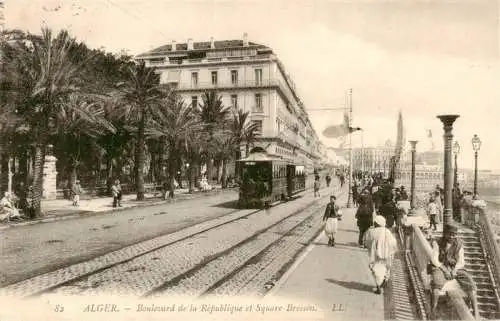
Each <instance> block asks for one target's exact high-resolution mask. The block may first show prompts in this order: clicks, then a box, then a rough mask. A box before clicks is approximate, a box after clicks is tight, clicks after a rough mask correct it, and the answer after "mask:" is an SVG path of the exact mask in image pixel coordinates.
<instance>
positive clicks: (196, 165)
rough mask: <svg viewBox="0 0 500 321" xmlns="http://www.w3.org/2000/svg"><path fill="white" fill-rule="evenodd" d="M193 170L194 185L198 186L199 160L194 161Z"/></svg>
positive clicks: (199, 175)
mask: <svg viewBox="0 0 500 321" xmlns="http://www.w3.org/2000/svg"><path fill="white" fill-rule="evenodd" d="M194 164H195V171H194V186H195V187H196V188H200V177H201V162H199V161H196V162H195V163H194Z"/></svg>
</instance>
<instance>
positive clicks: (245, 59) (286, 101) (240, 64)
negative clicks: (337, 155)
mask: <svg viewBox="0 0 500 321" xmlns="http://www.w3.org/2000/svg"><path fill="white" fill-rule="evenodd" d="M136 59H137V60H140V61H141V60H142V61H145V62H146V64H147V66H154V67H156V68H157V70H158V72H160V73H161V82H162V83H165V84H169V85H171V86H172V87H173V88H175V90H176V91H177V92H178V93H179V94H180V95H181V96H182V97H183V99H184V101H185V102H187V103H190V104H192V105H194V106H196V105H198V104H200V103H201V102H202V95H203V93H204V92H206V91H209V90H216V91H217V93H218V95H219V96H222V101H223V104H224V105H225V106H232V107H234V108H237V109H242V110H244V111H248V112H250V118H251V121H252V122H253V123H255V124H257V125H258V127H259V128H260V131H259V134H260V135H259V138H258V140H257V142H256V143H255V146H259V147H263V148H264V149H265V150H267V152H268V153H270V154H272V155H275V156H279V157H282V158H284V159H287V160H290V161H294V162H300V163H303V164H305V165H306V166H307V168H308V170H309V171H312V168H313V167H314V166H320V165H321V163H323V162H324V161H325V159H324V158H326V148H325V147H324V146H322V144H321V142H320V141H319V138H318V135H317V134H316V132H315V130H314V128H313V127H312V124H311V122H310V120H309V117H308V115H307V112H306V110H305V108H304V104H303V102H302V101H301V99H300V97H299V96H298V93H297V91H296V89H295V84H294V83H293V81H292V80H291V78H290V77H289V76H288V74H287V73H286V71H285V67H284V66H283V64H282V63H281V62H280V60H279V59H278V57H277V56H276V54H275V53H274V52H273V50H272V49H271V48H269V47H267V46H265V45H261V44H257V43H254V42H249V41H248V40H247V36H246V34H245V35H244V37H243V39H242V40H223V41H214V40H213V38H212V39H211V41H208V42H193V41H192V40H191V39H189V40H188V41H187V43H178V44H177V43H175V42H172V43H171V44H168V45H164V46H161V47H159V48H156V49H153V50H151V51H149V52H146V53H143V54H140V55H138V56H136Z"/></svg>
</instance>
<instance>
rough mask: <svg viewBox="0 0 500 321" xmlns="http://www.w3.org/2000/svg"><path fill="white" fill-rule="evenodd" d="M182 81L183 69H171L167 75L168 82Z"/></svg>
mask: <svg viewBox="0 0 500 321" xmlns="http://www.w3.org/2000/svg"><path fill="white" fill-rule="evenodd" d="M180 81H181V71H180V70H170V71H169V72H168V75H167V82H180Z"/></svg>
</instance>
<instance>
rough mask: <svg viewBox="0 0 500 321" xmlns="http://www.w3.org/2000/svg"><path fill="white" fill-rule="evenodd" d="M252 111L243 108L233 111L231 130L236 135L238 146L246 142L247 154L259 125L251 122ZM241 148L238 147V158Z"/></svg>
mask: <svg viewBox="0 0 500 321" xmlns="http://www.w3.org/2000/svg"><path fill="white" fill-rule="evenodd" d="M249 115H250V112H248V111H243V110H241V109H238V110H235V111H233V119H232V121H231V127H230V128H231V131H232V133H233V135H234V137H235V140H236V144H238V147H239V146H241V144H243V143H245V146H246V148H245V149H246V154H248V150H249V145H250V144H251V143H253V142H254V141H255V138H256V137H257V134H258V131H259V126H258V125H257V124H255V123H252V122H250V117H249ZM240 154H241V153H240V149H239V148H238V151H237V155H236V158H237V159H239V158H240Z"/></svg>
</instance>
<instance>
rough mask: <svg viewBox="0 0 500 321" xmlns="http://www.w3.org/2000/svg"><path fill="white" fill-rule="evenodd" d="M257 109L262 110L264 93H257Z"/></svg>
mask: <svg viewBox="0 0 500 321" xmlns="http://www.w3.org/2000/svg"><path fill="white" fill-rule="evenodd" d="M255 111H257V112H262V111H263V109H262V94H255Z"/></svg>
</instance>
